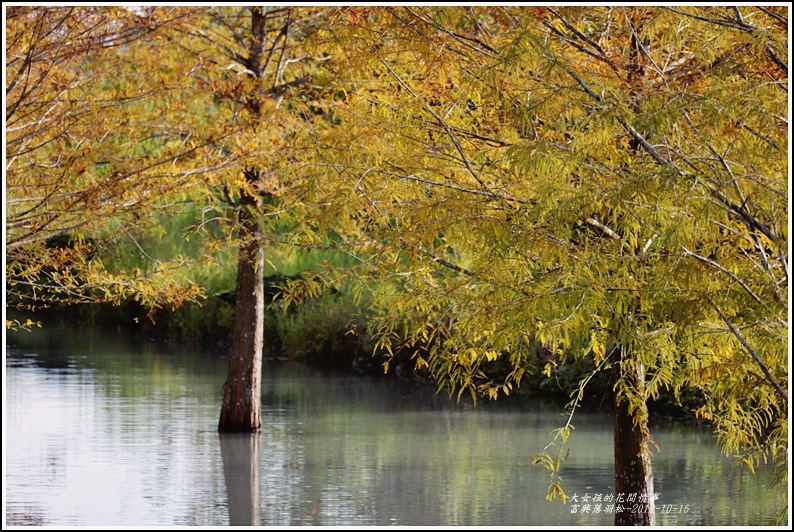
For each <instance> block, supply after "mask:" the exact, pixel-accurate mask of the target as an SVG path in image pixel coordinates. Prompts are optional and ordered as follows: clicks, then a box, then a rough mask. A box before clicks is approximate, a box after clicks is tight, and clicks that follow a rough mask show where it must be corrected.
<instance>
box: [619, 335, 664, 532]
mask: <svg viewBox="0 0 794 532" xmlns="http://www.w3.org/2000/svg"><path fill="white" fill-rule="evenodd" d="M617 349H618V351H617V352H618V354H620V363H619V364H617V368H616V370H615V371H616V372H620V373H619V374H618V375H616V377H618V376H620V375H622V378H623V382H624V383H625V385H626V387H628V388H629V389H630V390H632V393H633V394H637V395H638V396H639V398H641V402H640V403H639V404H638V405H637V406H636V409H634V411H633V412H629V400H628V398H627V397H626V395H625V393H623V392H622V391H621V390H620V389H617V390H615V498H616V500H615V525H620V526H632V525H633V526H653V525H655V524H656V512H655V509H654V508H655V507H654V504H655V501H654V491H653V470H652V469H651V451H650V448H649V444H650V436H651V433H650V429H649V428H648V407H647V405H646V403H645V368H644V367H643V365H642V363H641V362H638V361H636V360H630V359H626V358H625V357H624V355H623V349H622V348H617ZM635 400H636V399H635Z"/></svg>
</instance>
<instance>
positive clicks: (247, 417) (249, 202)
mask: <svg viewBox="0 0 794 532" xmlns="http://www.w3.org/2000/svg"><path fill="white" fill-rule="evenodd" d="M254 176H255V172H253V171H247V172H246V177H247V178H248V179H254ZM255 207H256V199H255V198H253V197H251V196H248V195H244V196H243V198H242V199H241V200H240V206H239V211H238V217H239V218H238V221H239V223H240V232H241V235H240V238H241V243H240V252H239V258H238V265H237V289H236V299H235V306H234V326H233V329H232V349H231V353H230V355H229V372H228V374H227V376H226V383H225V384H224V386H223V405H222V407H221V419H220V423H219V424H218V430H219V431H220V432H257V431H259V429H260V428H261V426H262V419H261V415H260V407H261V395H262V387H261V379H262V348H263V342H264V323H265V322H264V312H265V292H264V278H263V276H262V271H263V268H264V253H263V249H262V241H261V239H260V233H261V229H262V228H261V223H260V222H259V220H258V219H257V217H256V214H255V213H254V212H253V211H252V209H254V208H255Z"/></svg>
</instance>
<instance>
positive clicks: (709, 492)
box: [4, 326, 783, 526]
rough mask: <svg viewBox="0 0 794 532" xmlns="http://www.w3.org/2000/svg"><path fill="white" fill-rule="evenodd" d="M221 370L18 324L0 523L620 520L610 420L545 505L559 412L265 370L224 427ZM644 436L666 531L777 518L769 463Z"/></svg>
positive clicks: (181, 354) (90, 332)
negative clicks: (745, 463) (752, 463)
mask: <svg viewBox="0 0 794 532" xmlns="http://www.w3.org/2000/svg"><path fill="white" fill-rule="evenodd" d="M226 364H227V361H226V359H225V358H224V357H222V356H218V355H217V354H207V353H201V352H199V351H198V350H196V349H187V348H185V347H183V346H176V345H163V344H158V343H154V342H140V341H138V342H135V341H128V340H125V339H124V338H123V337H122V335H120V334H115V333H109V332H107V331H105V332H103V331H100V330H98V329H93V328H78V327H63V326H47V327H46V328H45V329H43V330H38V329H37V330H34V331H33V332H31V333H24V332H9V333H8V336H7V341H6V364H5V372H6V375H5V387H4V390H5V401H4V405H5V427H4V428H5V430H4V439H5V442H4V450H5V455H6V470H5V475H6V479H5V480H6V515H7V523H8V524H9V525H23V524H29V525H53V526H133V525H135V526H147V525H150V526H168V525H202V526H212V525H228V524H232V525H262V526H264V525H313V526H323V525H325V526H343V525H354V526H355V525H380V526H382V525H405V526H434V525H437V526H460V525H470V526H572V525H573V526H576V525H609V524H611V523H612V522H613V519H614V515H613V514H611V513H608V512H607V511H606V510H607V506H608V502H607V501H606V499H607V497H609V496H610V495H613V496H614V495H616V494H614V493H613V491H614V477H613V470H612V467H613V458H612V422H611V418H610V417H609V415H608V414H607V413H585V412H578V413H577V414H576V417H575V418H574V421H573V424H574V426H575V427H576V429H575V430H574V431H573V433H572V435H571V438H570V440H569V441H568V444H567V445H566V447H570V448H571V453H570V457H569V459H568V460H567V461H566V462H565V465H564V466H563V471H562V476H563V488H564V489H565V491H566V493H567V494H568V495H570V496H573V495H574V494H575V495H576V500H575V501H574V500H569V501H568V502H567V503H566V504H563V503H562V502H561V501H559V500H557V501H553V502H549V501H547V500H545V495H546V492H547V489H548V481H549V477H548V474H547V472H546V471H545V470H544V469H543V468H542V467H540V466H535V467H533V466H532V465H531V462H532V456H533V454H535V453H537V452H539V451H540V450H542V449H543V447H544V446H545V445H547V444H548V443H549V441H551V436H549V432H550V431H551V430H552V429H554V428H555V427H559V426H561V425H563V424H564V422H565V417H564V416H563V415H561V414H562V409H561V408H559V407H550V406H541V405H528V406H527V407H526V408H522V409H516V408H509V409H508V408H504V407H502V406H501V405H499V404H488V403H483V404H481V405H480V406H478V407H477V408H472V407H471V405H469V404H463V402H462V404H457V403H456V402H455V401H453V400H449V399H448V398H447V397H446V396H441V395H434V394H433V393H432V392H428V391H427V390H420V389H417V388H416V387H415V386H414V387H411V386H408V385H406V384H401V383H395V382H387V381H380V380H374V379H367V378H362V377H355V376H346V375H337V374H326V373H320V372H317V371H314V370H312V369H309V368H306V367H303V366H300V365H296V364H292V363H276V362H270V363H268V364H266V365H265V369H264V376H263V415H262V420H263V431H262V433H261V435H259V436H258V437H250V436H247V435H229V436H220V435H218V433H217V432H216V426H217V421H218V415H219V411H220V410H219V409H220V402H221V395H222V386H223V382H224V378H225V373H226ZM652 430H653V437H654V440H655V441H656V442H657V443H658V444H659V447H660V452H655V453H654V456H653V467H654V474H655V479H656V492H657V493H658V494H659V499H658V500H657V501H656V506H657V520H658V523H659V524H660V525H710V526H725V525H734V526H735V525H769V524H772V523H773V521H774V518H775V517H776V515H777V514H778V512H780V511H781V510H782V508H783V504H782V501H781V496H780V494H779V493H778V492H776V491H775V490H774V489H772V488H771V487H770V486H771V482H770V480H771V471H769V470H768V469H762V470H761V471H758V472H757V473H756V474H751V473H750V472H749V471H747V470H745V469H740V468H739V467H737V466H736V465H734V462H733V460H732V459H729V458H726V457H723V456H722V455H721V454H720V452H719V450H718V448H717V447H716V445H715V443H714V437H713V435H712V434H711V432H710V431H709V430H708V429H703V428H697V427H691V426H678V425H670V426H667V425H666V426H660V427H653V428H652ZM596 496H598V498H600V499H601V501H600V502H596V501H595V498H596ZM585 504H589V505H590V506H589V508H587V511H585V508H584V505H585ZM612 504H615V502H614V501H613V502H612ZM574 505H576V506H574ZM596 505H599V508H598V511H596Z"/></svg>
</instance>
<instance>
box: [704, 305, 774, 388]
mask: <svg viewBox="0 0 794 532" xmlns="http://www.w3.org/2000/svg"><path fill="white" fill-rule="evenodd" d="M709 302H710V303H711V305H712V306H713V307H714V310H716V311H717V314H719V315H720V318H722V321H724V322H725V325H727V326H728V328H729V329H730V330H731V332H732V333H733V335H734V336H735V337H736V339H737V340H739V343H740V344H742V346H743V347H744V348H745V349H746V350H747V352H748V353H750V355H751V356H752V357H753V359H754V360H755V361H756V363H757V364H758V366H759V367H760V368H761V371H763V372H764V375H766V379H767V380H768V381H769V383H770V384H771V385H772V386H773V387H774V388H775V390H776V391H777V393H778V395H780V397H782V398H783V400H784V401H785V402H786V404H788V394H787V393H786V391H785V390H784V389H783V387H782V386H781V385H780V383H779V382H777V380H776V379H775V377H773V376H772V372H770V371H769V368H768V367H767V366H766V364H764V361H763V360H762V359H761V356H760V355H759V354H758V353H757V352H756V350H755V349H753V347H752V346H751V345H750V344H749V343H747V340H745V338H744V336H742V333H741V331H739V329H737V328H736V326H735V325H734V324H733V323H731V320H729V319H728V316H726V315H725V314H724V313H723V312H722V309H720V307H719V306H717V304H716V303H714V301H712V300H711V298H709Z"/></svg>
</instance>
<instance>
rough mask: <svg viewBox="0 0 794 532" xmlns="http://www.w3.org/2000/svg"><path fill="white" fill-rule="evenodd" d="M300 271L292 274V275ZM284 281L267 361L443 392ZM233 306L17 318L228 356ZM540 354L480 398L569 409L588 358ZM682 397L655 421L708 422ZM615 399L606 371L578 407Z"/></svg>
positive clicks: (274, 289) (356, 308) (348, 306)
mask: <svg viewBox="0 0 794 532" xmlns="http://www.w3.org/2000/svg"><path fill="white" fill-rule="evenodd" d="M300 277H301V276H300V275H294V276H291V280H295V279H299V278H300ZM287 279H288V277H285V276H283V275H271V276H266V278H265V286H266V292H267V297H266V300H267V301H272V302H271V303H270V304H269V305H267V306H266V308H265V342H264V351H263V358H264V359H266V360H268V361H271V362H274V361H275V362H292V363H298V364H304V365H307V366H309V367H312V368H315V369H318V370H320V371H324V372H332V373H345V374H351V375H357V376H360V377H362V378H370V379H372V378H374V379H384V380H389V381H400V382H403V383H405V384H409V385H411V386H412V387H417V389H419V390H422V391H424V392H428V393H438V394H444V393H445V392H444V391H443V390H437V389H436V383H435V382H434V381H433V379H432V377H431V376H430V375H429V374H428V372H427V370H426V369H424V368H418V369H417V368H416V367H415V366H416V364H415V362H414V352H413V351H412V350H410V349H402V350H400V349H398V348H396V347H395V351H394V354H395V356H394V357H393V358H391V360H390V363H389V365H388V368H387V369H385V368H384V362H385V360H386V357H385V353H384V352H377V351H376V350H375V347H374V342H373V341H372V338H371V336H370V335H369V333H368V329H367V326H368V320H367V310H366V308H364V307H363V306H362V305H360V304H358V305H357V304H356V303H355V302H354V301H353V300H352V297H351V296H350V295H349V294H346V293H344V292H341V291H336V292H332V293H327V294H324V295H323V296H320V297H319V298H316V299H315V300H312V301H308V302H305V303H304V304H302V305H298V306H292V307H290V308H289V309H288V310H284V309H283V308H282V306H281V305H280V304H279V299H280V290H281V288H280V287H281V285H283V283H284V282H285V281H286V280H287ZM233 311H234V293H233V291H231V290H229V291H224V292H219V293H217V294H216V295H214V296H209V297H207V298H206V299H205V300H203V301H202V302H201V304H193V303H188V304H184V305H182V306H180V307H177V308H175V309H173V310H170V309H169V310H165V309H160V310H158V311H156V312H154V313H150V310H149V309H147V308H145V307H144V306H143V305H141V304H140V303H138V302H136V301H134V300H127V301H124V302H122V303H120V304H108V303H104V304H101V303H100V304H90V305H76V306H67V305H56V306H52V307H49V308H43V309H38V310H37V311H36V312H34V313H30V312H20V313H19V316H18V317H17V319H18V321H20V322H23V321H24V320H26V319H28V318H29V319H30V320H31V321H32V322H34V323H40V324H41V325H42V327H47V326H48V324H54V323H58V322H61V323H64V322H65V323H68V324H71V325H72V326H74V325H77V326H88V327H98V328H100V329H102V330H115V331H117V332H118V333H119V334H121V335H123V336H124V337H125V338H127V339H130V340H135V341H147V342H156V343H161V344H173V343H181V344H185V345H189V346H191V347H195V348H197V349H199V350H201V351H202V352H207V353H213V354H217V355H219V356H224V357H225V356H228V349H229V346H230V344H231V334H232V319H233ZM15 315H16V311H15ZM535 358H536V360H535V364H534V366H535V371H534V372H533V373H532V374H529V375H526V376H525V378H524V380H523V381H522V384H521V386H519V387H517V388H516V389H515V390H514V393H513V394H511V395H510V396H502V397H500V398H499V400H498V401H496V400H489V399H488V398H485V397H483V398H479V399H478V401H477V403H476V404H477V405H480V404H482V403H489V404H490V403H495V404H496V405H497V406H498V405H505V406H506V407H510V408H516V407H519V408H521V407H527V406H531V405H535V404H538V403H542V404H548V405H554V406H557V407H559V408H560V409H570V401H571V397H573V395H574V394H575V393H576V392H577V390H578V387H579V383H580V382H581V381H582V380H583V379H587V378H588V377H589V376H590V375H591V373H593V371H594V369H595V368H594V367H590V366H592V364H590V365H588V364H587V362H588V359H584V360H576V361H575V362H573V363H571V362H566V363H565V364H562V365H560V366H559V367H557V368H555V370H554V371H553V372H552V373H551V374H550V375H545V374H544V373H543V372H542V369H543V366H544V365H545V364H546V363H547V362H548V360H549V358H548V354H547V353H544V350H543V349H542V348H540V349H538V350H537V352H536V357H535ZM493 366H494V367H492V368H490V369H489V375H493V376H495V377H497V378H498V377H499V376H500V375H504V374H507V373H508V372H509V368H507V367H505V368H499V367H498V363H495V364H493ZM682 397H684V398H686V399H685V400H684V401H682V402H681V403H678V402H677V401H676V400H675V398H674V397H673V394H672V393H670V394H661V395H660V396H659V397H658V398H657V399H656V400H655V401H653V402H652V403H651V404H650V408H649V413H650V420H651V422H652V423H653V424H661V423H686V424H697V425H705V424H706V423H704V421H703V420H701V419H698V418H697V417H696V416H695V415H694V411H695V410H696V408H697V407H698V406H699V404H700V403H699V401H698V400H697V395H696V392H695V391H694V390H693V391H690V392H684V393H682ZM460 402H461V403H468V404H471V403H472V400H471V397H469V396H467V395H463V396H461V398H460ZM612 404H613V400H612V392H611V390H610V389H609V383H608V379H607V376H606V375H604V374H603V372H599V373H597V374H596V375H595V376H594V377H592V378H591V379H590V382H588V385H587V387H586V388H585V393H584V395H583V396H582V399H581V401H579V403H578V404H577V409H582V410H585V411H593V410H602V411H603V410H610V409H611V407H612Z"/></svg>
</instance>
